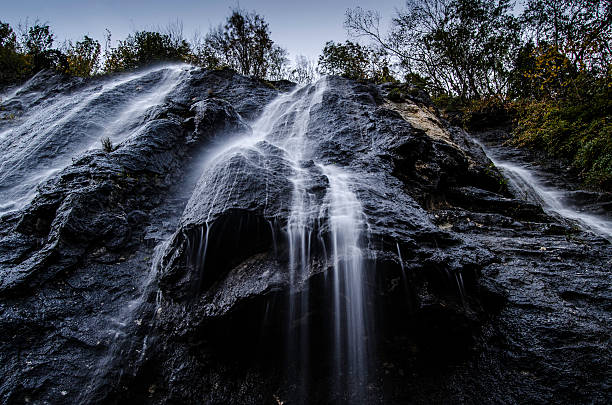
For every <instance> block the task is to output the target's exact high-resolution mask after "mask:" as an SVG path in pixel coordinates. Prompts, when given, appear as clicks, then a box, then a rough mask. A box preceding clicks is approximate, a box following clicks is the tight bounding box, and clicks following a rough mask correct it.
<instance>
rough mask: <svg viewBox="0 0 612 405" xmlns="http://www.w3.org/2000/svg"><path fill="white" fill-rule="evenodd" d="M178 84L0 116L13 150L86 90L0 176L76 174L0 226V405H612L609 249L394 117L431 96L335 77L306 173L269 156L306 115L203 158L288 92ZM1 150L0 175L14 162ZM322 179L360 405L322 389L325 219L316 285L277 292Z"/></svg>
mask: <svg viewBox="0 0 612 405" xmlns="http://www.w3.org/2000/svg"><path fill="white" fill-rule="evenodd" d="M181 69H187V68H181ZM181 69H179V70H172V69H170V70H167V71H166V70H163V69H162V70H155V69H154V70H152V71H151V72H149V73H147V72H145V71H143V72H140V73H139V72H136V73H128V74H125V75H121V76H118V77H111V78H101V79H95V80H93V81H83V80H74V79H68V78H64V77H60V76H55V75H52V74H49V73H44V74H41V75H39V76H37V77H35V78H34V79H32V81H30V82H28V83H27V84H26V85H25V86H24V87H23V88H22V89H21V90H20V91H19V92H17V93H16V95H15V97H13V98H12V99H9V100H7V101H5V104H3V106H5V107H6V108H7V109H8V111H15V112H18V113H19V116H18V117H17V118H16V119H15V120H14V121H13V122H2V123H1V126H0V134H2V133H3V132H2V131H5V130H10V131H12V132H7V134H8V135H14V134H17V133H20V131H22V132H24V133H25V132H26V130H28V131H29V130H30V129H32V128H33V127H32V125H33V123H34V122H35V120H32V117H31V116H30V115H29V114H32V113H37V112H40V111H46V110H42V108H43V103H47V102H49V103H54V102H57V103H61V102H64V101H66V99H67V97H70V96H73V95H74V96H75V97H76V98H75V100H78V99H79V97H82V96H83V94H89V95H92V96H91V97H93V98H92V99H91V103H90V104H87V108H85V109H82V110H79V111H80V113H81V114H82V115H80V116H79V115H77V116H74V117H72V116H71V117H68V118H66V119H63V120H61V121H59V123H58V124H57V125H51V124H49V125H51V126H50V127H49V128H51V129H49V130H46V132H45V134H46V135H45V136H47V137H46V138H45V143H44V144H43V143H37V145H39V146H40V148H37V149H35V150H34V152H33V153H34V154H33V155H32V159H31V160H30V161H25V162H21V161H19V162H18V163H19V165H21V166H20V169H19V170H15V171H14V175H11V176H7V177H5V178H4V180H3V181H4V182H5V183H0V192H4V189H9V188H10V187H13V186H14V185H15V184H17V183H18V180H16V179H18V178H20V176H22V177H23V178H28V176H27V175H31V174H32V173H35V172H36V170H38V168H39V165H41V164H44V165H47V166H48V167H51V163H53V162H57V161H59V160H58V159H59V156H60V155H61V157H62V158H67V161H66V164H65V165H64V166H62V167H61V169H60V170H58V171H57V172H56V173H54V174H52V175H50V177H49V178H48V179H47V180H46V181H44V182H43V183H42V184H40V185H39V186H38V187H37V188H35V189H34V197H33V198H32V199H31V201H29V202H28V203H26V204H25V205H24V206H23V207H22V208H19V209H15V210H13V211H10V212H6V213H5V214H3V215H2V217H1V219H0V221H1V225H0V297H1V298H2V300H1V301H0V327H1V328H2V330H3V331H7V333H4V334H2V335H1V336H0V376H1V377H2V378H0V402H1V403H7V404H9V403H20V402H33V403H126V402H130V401H132V402H136V403H247V404H248V403H252V404H259V403H274V402H275V401H276V402H277V403H279V402H281V401H287V400H294V402H299V401H303V402H304V403H345V402H351V401H352V402H368V403H391V404H394V403H397V404H399V403H432V402H434V403H482V402H493V403H550V402H561V403H563V402H565V403H606V402H609V401H610V399H611V398H612V393H611V392H610V387H609V382H608V380H609V376H610V372H611V368H610V364H612V354H611V351H610V337H609V336H610V330H611V324H612V322H611V319H610V315H609V313H610V309H612V293H611V291H610V287H609V286H610V271H609V269H610V265H611V264H612V251H611V249H610V244H609V243H608V242H607V241H606V240H604V239H602V238H598V237H595V236H593V235H592V234H590V233H586V232H583V231H581V230H580V229H578V228H575V227H572V226H571V225H570V224H568V223H566V222H564V221H561V220H559V219H558V218H553V217H551V216H549V215H547V214H546V213H545V212H544V211H543V210H542V209H541V207H540V206H539V205H538V204H536V203H534V202H530V201H524V200H523V199H522V198H521V197H520V196H517V195H513V193H512V190H511V189H509V188H508V187H507V186H506V184H505V183H504V182H503V178H501V177H500V173H499V171H498V170H497V169H496V168H495V167H492V166H491V163H490V161H489V160H488V159H487V158H486V156H485V155H484V153H483V151H482V149H480V147H479V146H478V145H477V144H475V143H474V142H473V141H472V140H471V137H470V136H469V135H468V134H467V133H465V132H464V131H462V130H460V129H458V128H453V127H450V126H449V125H448V124H447V123H446V122H444V121H443V120H438V119H436V120H435V121H430V122H433V124H432V125H433V127H435V128H434V130H435V131H437V132H436V133H435V134H432V133H431V131H430V130H429V129H427V128H425V129H424V128H423V127H422V126H419V125H418V124H416V123H414V122H412V123H411V121H410V120H407V119H406V116H405V114H406V111H410V109H413V108H414V106H420V108H424V109H428V111H429V110H431V111H433V107H432V106H431V104H430V102H429V100H428V98H427V97H426V96H425V95H423V94H420V93H419V92H418V91H417V90H416V89H411V88H409V87H403V88H402V89H401V91H402V92H403V94H404V96H403V98H404V100H403V101H402V102H401V103H396V104H395V106H393V105H392V104H389V103H388V102H387V101H386V100H385V97H386V95H387V94H388V92H389V90H390V87H389V86H382V87H378V86H375V85H371V84H364V83H357V82H354V81H350V80H346V79H342V78H337V77H329V78H327V79H326V84H327V88H326V90H325V91H324V92H323V95H322V99H321V103H320V104H317V105H315V106H312V107H311V109H310V110H309V120H308V122H307V125H306V126H305V132H304V145H305V148H304V149H305V151H306V153H305V154H304V156H302V159H301V160H299V161H298V162H295V161H294V159H293V157H292V156H290V151H288V149H287V148H285V147H283V142H282V140H283V139H284V134H285V132H284V131H286V126H288V125H292V124H293V123H295V122H296V121H298V120H299V119H300V117H299V116H298V115H299V114H288V115H287V116H286V117H284V118H283V120H281V121H279V122H278V123H277V124H276V125H275V126H274V127H272V128H271V132H272V134H271V135H270V136H269V137H267V138H266V139H260V140H258V141H257V142H252V143H251V144H250V146H249V147H246V148H243V149H241V150H240V152H239V153H234V154H231V155H229V156H230V157H229V158H227V159H217V158H218V157H219V156H220V153H221V152H220V151H222V150H223V148H227V147H228V145H231V144H232V142H238V141H239V140H240V139H245V138H248V137H249V136H253V135H254V134H252V133H251V127H252V125H253V120H254V119H255V118H256V117H257V116H258V115H259V113H261V111H262V109H263V108H264V106H265V105H267V104H268V103H269V102H270V101H271V100H272V99H273V98H274V97H275V96H276V95H278V94H279V91H281V90H282V91H288V90H290V89H292V88H293V86H292V84H290V83H284V82H278V83H268V82H263V81H260V80H256V79H251V78H247V77H243V76H240V75H237V74H236V73H234V72H231V71H229V70H219V71H205V70H201V69H187V70H181ZM130 75H131V76H130ZM119 81H125V85H124V84H121V85H117V86H116V87H113V90H112V91H111V92H110V93H105V92H101V95H99V96H98V95H97V94H98V93H99V91H98V90H96V88H97V87H96V86H99V87H100V89H102V88H105V87H104V86H107V87H108V86H109V85H113V84H117V83H118V82H119ZM160 83H161V84H160ZM168 83H172V84H173V87H172V88H171V90H170V91H169V92H168V95H167V97H166V98H165V99H164V100H161V101H160V102H158V103H155V104H154V105H151V106H150V107H148V108H145V109H143V110H142V111H141V112H140V113H139V115H138V116H137V117H132V118H130V119H131V120H132V121H133V125H131V126H128V127H125V128H123V129H122V131H127V133H126V134H127V136H125V137H122V138H121V139H122V140H121V141H120V142H118V143H117V144H116V145H115V146H116V149H115V150H114V151H112V152H109V153H106V152H103V151H101V150H99V149H91V150H83V148H81V149H79V148H77V146H76V145H75V143H78V142H81V140H82V134H83V133H89V132H91V131H93V132H95V130H94V129H95V128H96V125H99V122H101V121H100V117H105V116H113V114H119V116H121V113H122V112H125V111H127V112H129V111H131V110H130V109H129V106H130V102H131V101H133V100H134V98H133V97H134V94H140V93H139V92H145V93H146V91H148V89H154V88H158V87H157V86H160V85H166V84H168ZM111 87H112V86H111ZM92 88H93V89H92ZM279 89H280V90H279ZM315 91H316V89H315V87H313V86H309V87H306V88H303V89H301V90H298V91H297V93H296V94H297V96H298V97H299V96H304V97H309V96H311V95H312V94H313V92H315ZM94 94H95V95H96V96H95V97H94V96H93V95H94ZM151 94H156V93H155V92H152V93H151ZM49 105H51V104H49ZM404 107H406V108H404ZM57 114H58V117H59V116H61V113H60V112H57ZM432 114H433V113H432ZM52 118H53V117H45V119H48V120H49V122H52V121H53V119H52ZM29 120H30V121H29ZM43 121H44V120H43ZM41 122H42V121H41ZM45 122H46V121H45ZM45 125H46V124H45ZM15 128H17V129H15ZM28 128H30V129H28ZM45 128H46V127H45ZM430 129H431V128H430ZM440 131H441V132H440ZM37 133H38V132H35V133H34V134H33V136H34V138H35V137H36V134H37ZM95 133H97V132H95ZM440 134H441V135H440ZM110 135H111V136H114V134H110ZM34 138H32V139H34ZM2 139H8V138H2ZM118 139H119V138H118ZM494 139H496V138H495V137H494V136H493V135H490V138H489V140H490V141H491V140H494ZM3 142H4V141H3ZM19 142H22V141H19ZM24 142H25V141H24ZM32 142H33V141H32ZM2 145H3V147H4V148H5V150H6V152H2V153H5V155H3V156H7V159H8V154H10V153H11V151H21V150H22V148H25V147H26V146H27V144H19V143H17V139H11V140H10V141H6V142H5V143H3V144H2ZM66 145H71V146H70V147H69V148H67V149H66V150H65V149H63V148H64V147H65V146H66ZM11 148H16V149H11ZM84 149H87V148H84ZM76 150H79V151H80V152H79V153H75V154H74V155H71V153H72V152H74V151H76ZM64 152H65V153H64ZM49 162H51V163H49ZM47 163H48V164H47ZM54 164H55V163H54ZM47 166H45V167H47ZM324 167H336V168H338V169H340V170H344V171H345V172H346V173H349V174H350V176H351V186H352V187H354V189H353V190H352V191H354V193H355V194H356V196H357V197H358V199H359V201H360V203H361V205H362V208H363V212H364V214H365V216H366V217H367V224H368V234H367V238H368V240H367V243H366V244H365V245H366V248H364V255H365V271H366V272H367V277H366V278H365V280H366V282H367V283H368V285H370V286H371V288H372V290H373V291H374V294H372V297H370V301H371V303H370V304H371V305H372V307H373V308H375V309H376V312H375V316H376V325H375V331H376V332H375V334H371V335H369V336H370V337H371V338H372V340H373V341H374V344H373V346H375V347H376V361H375V362H374V365H373V366H374V370H373V372H372V373H371V380H370V383H369V385H368V388H367V397H366V398H359V399H356V398H351V397H350V395H349V394H347V393H346V392H343V391H342V390H336V389H333V388H331V387H330V385H331V377H330V371H329V370H330V369H331V366H330V361H331V360H330V356H329V354H330V349H329V348H328V346H329V342H328V341H327V340H326V339H327V337H328V336H329V331H328V330H326V329H325V327H324V325H327V323H326V319H328V318H329V316H330V315H329V314H330V305H331V304H330V297H329V293H328V284H327V283H328V281H327V279H328V278H329V274H330V271H331V265H330V261H329V251H328V250H326V243H328V242H327V240H328V239H329V234H330V224H329V223H328V222H327V220H326V219H325V218H326V217H325V216H321V221H320V222H317V223H316V224H315V225H314V226H313V235H314V236H313V238H312V252H313V254H312V261H311V263H310V268H309V272H308V274H307V275H306V276H305V278H304V279H303V280H299V288H290V287H293V286H292V285H291V280H290V278H289V276H288V266H289V264H288V243H287V221H288V216H289V214H290V211H291V205H292V204H293V202H292V198H293V197H292V193H293V188H294V186H293V183H292V182H291V179H292V178H294V177H295V176H297V175H298V174H300V175H302V176H303V178H304V179H306V180H305V189H306V190H307V191H308V196H309V198H310V199H311V200H310V201H312V204H313V206H317V207H318V206H321V205H322V204H324V201H325V198H326V190H327V189H328V188H329V186H330V183H329V181H330V180H329V178H328V176H327V175H326V172H325V169H324ZM2 187H4V189H3V188H2ZM574 198H575V199H576V200H580V201H583V202H586V204H596V203H597V202H598V201H601V199H600V198H599V197H598V196H596V195H594V194H591V193H585V192H576V193H574ZM598 207H599V209H600V210H602V211H605V212H607V210H608V208H607V207H608V206H607V205H606V204H600V205H598ZM204 252H206V254H205V255H204V254H203V253H204ZM290 292H291V293H292V294H295V295H299V296H301V297H308V299H309V303H310V307H309V310H308V311H306V312H305V315H304V317H303V318H302V319H299V320H298V321H297V322H296V323H300V324H308V325H311V341H310V342H309V345H310V347H309V349H310V353H311V357H312V358H311V359H310V360H311V364H312V373H311V376H310V379H309V385H308V391H307V392H304V391H300V389H299V387H298V385H299V384H297V382H296V381H295V380H292V379H291V376H290V375H291V373H288V372H287V370H286V369H287V359H286V356H287V345H288V343H287V342H288V340H289V337H290V335H291V330H292V329H294V328H299V327H300V326H299V325H297V324H291V325H287V319H289V318H288V313H289V311H290V308H289V302H290V300H289V298H290V297H289V294H290Z"/></svg>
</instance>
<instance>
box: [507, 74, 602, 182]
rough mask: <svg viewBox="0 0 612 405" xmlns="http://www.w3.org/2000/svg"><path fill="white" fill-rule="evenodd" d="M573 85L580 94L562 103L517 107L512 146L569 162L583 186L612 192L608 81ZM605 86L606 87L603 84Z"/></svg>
mask: <svg viewBox="0 0 612 405" xmlns="http://www.w3.org/2000/svg"><path fill="white" fill-rule="evenodd" d="M575 80H576V81H578V82H581V83H583V84H582V86H581V85H580V84H578V83H572V86H576V87H578V88H580V89H581V90H580V91H579V92H578V93H577V94H573V95H572V96H570V97H568V98H565V99H563V100H555V99H542V100H539V101H524V102H518V103H516V104H517V106H518V110H519V112H518V122H517V127H516V129H515V131H514V134H515V142H516V143H517V144H518V145H527V146H534V147H537V148H541V149H543V150H545V151H547V152H548V153H550V154H551V155H552V156H555V157H560V158H566V159H569V160H570V161H571V163H572V165H573V166H574V167H575V168H577V169H578V170H579V171H580V173H581V175H582V177H583V178H584V180H585V182H586V183H587V184H589V185H591V186H594V187H599V188H603V189H608V190H609V189H611V188H612V122H610V116H611V115H612V101H611V98H610V87H609V79H608V80H605V79H600V80H598V83H597V84H592V83H591V84H586V83H584V81H585V80H587V79H586V78H583V77H580V78H578V79H575ZM606 82H607V83H606Z"/></svg>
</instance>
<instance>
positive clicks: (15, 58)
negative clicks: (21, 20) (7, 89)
mask: <svg viewBox="0 0 612 405" xmlns="http://www.w3.org/2000/svg"><path fill="white" fill-rule="evenodd" d="M30 74H31V60H30V58H28V57H27V56H26V55H24V54H22V53H20V52H19V48H18V43H17V35H16V34H15V31H14V30H13V29H12V28H11V26H10V25H9V24H7V23H3V22H1V21H0V87H1V86H5V85H8V84H13V83H16V82H19V81H21V80H23V79H25V78H26V77H28V76H29V75H30Z"/></svg>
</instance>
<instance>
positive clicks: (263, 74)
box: [197, 9, 287, 79]
mask: <svg viewBox="0 0 612 405" xmlns="http://www.w3.org/2000/svg"><path fill="white" fill-rule="evenodd" d="M286 55H287V52H286V51H285V50H284V49H282V48H281V47H279V46H277V45H275V44H274V42H273V41H272V39H271V38H270V29H269V27H268V23H266V22H265V20H264V19H263V17H261V16H260V15H259V14H256V13H254V12H250V13H247V12H244V11H242V10H239V9H237V10H234V11H233V12H232V14H231V15H230V16H229V17H228V18H227V21H226V23H225V25H220V26H219V27H217V28H215V29H212V30H211V31H210V32H209V33H208V35H207V36H206V39H205V45H204V46H203V47H202V49H201V50H200V54H199V55H198V56H197V59H198V60H201V61H204V62H205V63H206V64H207V66H206V67H208V68H213V67H221V66H228V67H230V68H232V69H234V70H236V71H238V72H239V73H241V74H243V75H249V76H255V77H258V78H262V79H263V78H268V77H269V78H275V77H278V76H279V74H280V72H282V71H283V68H284V67H285V65H286V64H287V57H286ZM212 64H214V65H215V66H212Z"/></svg>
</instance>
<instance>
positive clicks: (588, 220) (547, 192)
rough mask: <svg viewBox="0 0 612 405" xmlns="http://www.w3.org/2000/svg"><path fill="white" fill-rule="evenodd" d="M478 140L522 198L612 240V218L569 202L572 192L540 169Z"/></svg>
mask: <svg viewBox="0 0 612 405" xmlns="http://www.w3.org/2000/svg"><path fill="white" fill-rule="evenodd" d="M476 143H477V144H478V145H480V146H481V147H482V149H483V150H484V152H485V153H486V155H487V157H488V158H489V159H490V160H491V162H493V164H494V165H495V166H497V167H498V168H500V169H501V170H502V173H503V174H504V176H505V177H506V178H507V179H508V181H509V182H510V186H511V187H512V188H513V189H514V190H515V192H516V193H517V194H518V195H520V196H521V197H522V198H525V199H527V200H530V201H532V202H534V203H537V204H539V205H541V206H542V207H543V208H544V210H545V211H547V212H548V213H550V214H553V215H556V216H559V217H561V218H564V219H566V220H569V221H571V222H573V223H578V224H579V225H580V226H581V227H582V228H585V229H588V230H590V231H592V232H595V233H596V234H598V235H600V236H602V237H604V238H606V239H608V240H609V241H611V242H612V219H610V218H609V217H605V216H601V215H597V214H594V213H590V212H588V211H584V210H583V209H581V207H580V205H579V204H574V205H572V204H569V203H568V202H567V201H568V200H571V196H570V192H568V191H566V190H561V189H559V188H556V187H554V186H547V185H544V184H543V182H542V181H541V180H540V179H538V176H537V173H536V171H535V170H534V169H533V168H530V167H529V165H527V164H524V165H520V164H517V163H515V162H511V161H509V160H505V159H504V158H503V155H501V154H499V153H495V150H494V149H493V148H489V147H487V146H486V145H484V144H483V143H481V142H479V141H476Z"/></svg>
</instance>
